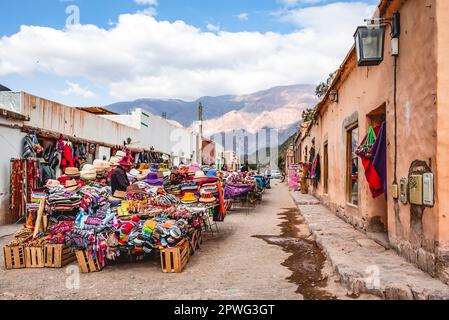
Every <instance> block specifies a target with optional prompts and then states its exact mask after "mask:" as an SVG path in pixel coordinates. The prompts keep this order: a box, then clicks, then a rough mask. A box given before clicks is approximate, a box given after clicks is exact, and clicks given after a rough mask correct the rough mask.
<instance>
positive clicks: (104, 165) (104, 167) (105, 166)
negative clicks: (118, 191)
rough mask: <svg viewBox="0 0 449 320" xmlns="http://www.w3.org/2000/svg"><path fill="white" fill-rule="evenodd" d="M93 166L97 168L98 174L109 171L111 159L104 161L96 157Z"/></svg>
mask: <svg viewBox="0 0 449 320" xmlns="http://www.w3.org/2000/svg"><path fill="white" fill-rule="evenodd" d="M93 166H94V168H95V169H96V170H97V174H98V173H103V172H105V171H108V170H109V169H110V168H111V164H110V163H109V161H104V160H100V159H96V160H95V161H94V164H93Z"/></svg>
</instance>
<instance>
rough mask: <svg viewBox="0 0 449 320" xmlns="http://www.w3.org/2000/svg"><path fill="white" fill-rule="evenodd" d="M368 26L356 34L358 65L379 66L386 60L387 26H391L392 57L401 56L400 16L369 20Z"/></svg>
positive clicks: (360, 28) (361, 28)
mask: <svg viewBox="0 0 449 320" xmlns="http://www.w3.org/2000/svg"><path fill="white" fill-rule="evenodd" d="M365 22H367V23H368V25H367V26H360V27H358V28H357V31H356V32H355V34H354V39H355V48H356V53H357V64H358V65H359V66H377V65H379V64H380V63H381V62H382V61H383V60H384V46H385V45H384V44H385V29H386V25H390V26H391V37H392V55H398V54H399V41H398V39H399V35H400V33H401V24H400V14H399V12H396V13H395V14H394V15H393V17H391V18H373V19H367V20H365Z"/></svg>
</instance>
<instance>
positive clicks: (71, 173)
mask: <svg viewBox="0 0 449 320" xmlns="http://www.w3.org/2000/svg"><path fill="white" fill-rule="evenodd" d="M64 173H65V175H66V176H68V177H73V178H75V177H79V176H80V171H79V170H78V168H75V167H68V168H66V169H65V172H64Z"/></svg>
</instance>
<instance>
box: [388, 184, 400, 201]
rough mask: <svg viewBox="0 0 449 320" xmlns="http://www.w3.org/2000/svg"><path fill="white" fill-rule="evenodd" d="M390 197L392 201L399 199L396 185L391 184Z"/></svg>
mask: <svg viewBox="0 0 449 320" xmlns="http://www.w3.org/2000/svg"><path fill="white" fill-rule="evenodd" d="M390 192H391V196H392V197H393V199H397V198H398V197H399V195H398V185H397V184H393V185H392V186H391V190H390Z"/></svg>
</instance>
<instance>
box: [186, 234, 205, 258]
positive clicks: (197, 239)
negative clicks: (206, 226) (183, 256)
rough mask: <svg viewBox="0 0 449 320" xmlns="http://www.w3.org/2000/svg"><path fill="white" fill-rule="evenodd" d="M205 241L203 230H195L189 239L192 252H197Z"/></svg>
mask: <svg viewBox="0 0 449 320" xmlns="http://www.w3.org/2000/svg"><path fill="white" fill-rule="evenodd" d="M202 242H203V240H202V234H201V230H194V231H193V232H192V236H191V238H190V240H189V245H190V254H192V255H193V254H195V251H196V250H198V249H199V248H200V244H201V243H202Z"/></svg>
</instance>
